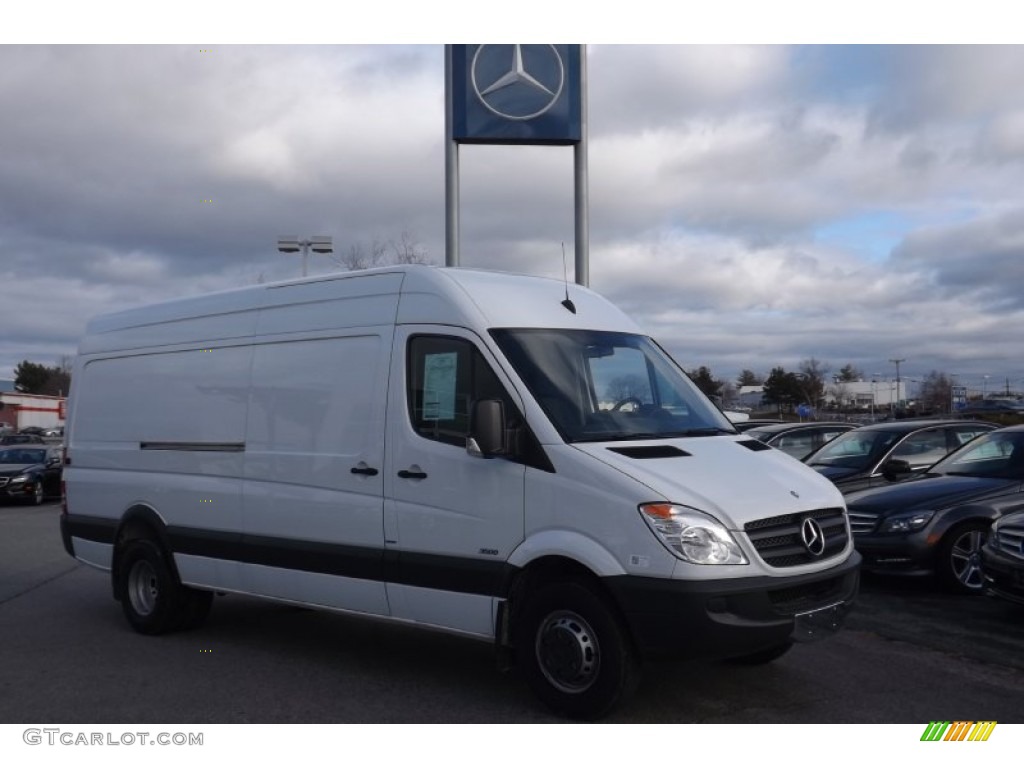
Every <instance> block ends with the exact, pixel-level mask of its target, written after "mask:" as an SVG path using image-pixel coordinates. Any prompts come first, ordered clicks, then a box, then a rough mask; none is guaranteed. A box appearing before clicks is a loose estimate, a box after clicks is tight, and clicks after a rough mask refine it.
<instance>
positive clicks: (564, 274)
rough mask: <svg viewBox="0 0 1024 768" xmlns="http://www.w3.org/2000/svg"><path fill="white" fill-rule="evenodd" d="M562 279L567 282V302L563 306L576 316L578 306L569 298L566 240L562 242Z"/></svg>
mask: <svg viewBox="0 0 1024 768" xmlns="http://www.w3.org/2000/svg"><path fill="white" fill-rule="evenodd" d="M562 279H563V280H565V301H563V302H562V306H563V307H565V308H566V309H568V310H569V311H570V312H572V313H573V314H574V315H575V314H576V305H575V304H573V303H572V299H570V298H569V270H568V267H566V266H565V240H563V241H562Z"/></svg>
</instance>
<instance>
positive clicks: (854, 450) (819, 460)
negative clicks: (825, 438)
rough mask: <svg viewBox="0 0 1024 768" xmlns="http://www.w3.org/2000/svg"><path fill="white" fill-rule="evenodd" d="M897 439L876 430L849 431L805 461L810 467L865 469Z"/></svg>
mask: <svg viewBox="0 0 1024 768" xmlns="http://www.w3.org/2000/svg"><path fill="white" fill-rule="evenodd" d="M898 438H899V435H898V434H894V433H892V432H882V431H877V430H865V431H863V432H862V431H860V430H858V429H853V430H850V431H849V432H846V433H845V434H842V435H840V436H839V437H837V438H836V439H835V440H833V441H832V442H830V443H826V444H825V445H824V446H823V447H822V448H821V449H820V450H819V451H818V452H817V453H815V454H812V455H811V456H808V457H807V458H806V459H805V461H806V462H807V463H808V464H810V465H811V466H825V467H845V468H847V469H867V468H868V467H870V466H871V465H872V464H874V463H875V462H876V461H878V460H879V459H880V458H881V457H882V454H884V453H885V452H886V451H887V450H888V449H889V448H890V447H891V446H892V444H893V443H895V442H896V440H897V439H898Z"/></svg>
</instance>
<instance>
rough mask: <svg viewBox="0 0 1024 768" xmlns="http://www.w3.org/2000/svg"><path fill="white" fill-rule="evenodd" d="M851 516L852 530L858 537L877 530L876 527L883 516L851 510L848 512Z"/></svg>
mask: <svg viewBox="0 0 1024 768" xmlns="http://www.w3.org/2000/svg"><path fill="white" fill-rule="evenodd" d="M848 514H849V516H850V530H851V531H853V535H854V536H856V535H857V534H858V533H871V532H872V531H873V530H875V526H876V525H878V518H879V517H881V515H877V514H875V513H874V512H855V511H853V510H850V511H849V512H848Z"/></svg>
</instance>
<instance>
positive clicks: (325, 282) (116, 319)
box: [79, 264, 642, 353]
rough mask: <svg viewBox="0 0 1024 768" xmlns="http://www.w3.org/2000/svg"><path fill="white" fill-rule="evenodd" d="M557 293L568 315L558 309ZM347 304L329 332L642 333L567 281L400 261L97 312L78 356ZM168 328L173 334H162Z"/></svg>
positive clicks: (252, 331) (243, 330) (231, 330)
mask: <svg viewBox="0 0 1024 768" xmlns="http://www.w3.org/2000/svg"><path fill="white" fill-rule="evenodd" d="M566 293H568V296H569V298H570V300H571V301H572V304H573V306H574V308H575V310H576V311H575V313H574V312H572V311H570V310H569V309H567V308H566V307H565V306H564V305H563V301H564V300H565V298H566ZM399 296H401V302H399V301H398V297H399ZM349 300H357V301H359V302H361V303H360V308H359V315H358V318H357V319H356V320H355V321H353V319H352V313H350V312H347V311H346V312H336V313H335V312H333V310H332V312H330V313H328V314H330V315H331V317H332V319H333V318H334V317H336V318H337V325H333V326H330V325H329V326H328V327H350V326H353V325H367V326H368V325H380V324H385V323H391V322H398V323H431V324H440V325H459V326H465V327H469V328H477V329H485V328H582V329H593V330H617V331H626V332H631V333H642V331H641V329H640V328H639V327H638V326H637V325H636V324H635V323H634V322H633V321H632V320H631V319H630V318H629V317H627V316H626V315H625V314H624V313H623V312H622V311H621V310H619V309H618V308H616V307H615V306H614V305H613V304H611V303H610V302H609V301H608V300H607V299H605V298H603V297H601V296H599V295H598V294H596V293H594V292H593V291H591V290H589V289H587V288H584V287H583V286H579V285H576V284H574V283H569V284H568V285H567V284H566V283H564V282H563V281H561V280H555V279H551V278H546V277H536V276H530V275H520V274H513V273H509V272H497V271H487V270H479V269H466V268H461V267H433V266H427V265H421V264H410V265H400V266H391V267H379V268H375V269H368V270H359V271H353V272H340V273H334V274H327V275H316V276H313V277H306V278H300V279H296V280H286V281H281V282H275V283H265V284H261V285H253V286H246V287H243V288H234V289H230V290H226V291H220V292H217V293H209V294H204V295H200V296H192V297H187V298H181V299H174V300H171V301H166V302H162V303H159V304H153V305H149V306H144V307H137V308H134V309H127V310H122V311H119V312H113V313H110V314H106V315H100V316H98V317H95V318H93V319H92V320H90V321H89V323H88V325H87V328H86V338H85V339H83V342H82V345H81V346H80V349H79V351H80V352H81V353H91V352H99V351H101V350H112V349H125V348H137V347H139V346H148V345H149V344H153V343H155V344H176V343H189V342H192V341H196V340H200V339H205V340H210V341H213V340H217V339H230V338H243V337H247V336H253V335H258V333H259V331H258V322H257V318H258V316H259V315H260V313H261V311H263V312H264V313H265V312H266V311H268V310H271V309H273V308H275V307H278V308H283V307H289V308H294V307H295V306H297V305H303V304H308V305H311V306H313V305H317V306H318V307H319V311H320V312H321V316H322V315H323V314H324V311H323V310H324V307H325V304H326V303H327V302H337V303H338V306H339V307H340V306H342V303H344V302H346V301H349ZM354 304H355V301H353V303H352V304H349V305H348V306H353V305H354ZM396 307H397V314H396ZM152 326H161V328H162V332H161V333H160V334H158V337H159V341H156V340H155V339H154V335H153V334H151V333H149V332H147V331H146V330H145V329H146V328H147V327H152ZM171 326H176V330H175V331H173V332H170V327H171ZM318 327H319V328H320V329H324V326H322V325H321V326H318ZM101 339H102V340H101ZM144 339H148V341H144Z"/></svg>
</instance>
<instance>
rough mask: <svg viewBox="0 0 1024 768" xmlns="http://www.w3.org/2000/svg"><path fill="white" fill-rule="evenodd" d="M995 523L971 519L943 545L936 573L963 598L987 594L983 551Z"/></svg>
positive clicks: (942, 543)
mask: <svg viewBox="0 0 1024 768" xmlns="http://www.w3.org/2000/svg"><path fill="white" fill-rule="evenodd" d="M989 528H991V524H990V523H988V522H987V521H984V520H971V521H969V522H966V523H961V524H960V525H958V526H956V527H955V528H953V529H952V530H950V531H949V532H948V533H947V534H946V535H945V536H944V537H943V539H942V542H941V543H940V544H939V549H938V552H937V555H936V557H937V559H936V563H935V572H936V575H937V576H938V577H939V580H940V581H941V582H942V583H943V584H944V585H945V586H946V588H947V589H949V590H951V591H953V592H959V593H960V594H963V595H981V594H984V593H985V579H984V578H983V577H982V573H981V548H982V547H983V546H984V545H985V541H986V540H987V539H988V532H989Z"/></svg>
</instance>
